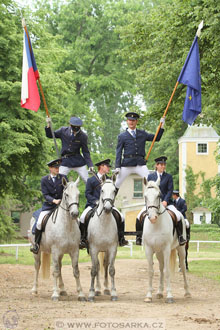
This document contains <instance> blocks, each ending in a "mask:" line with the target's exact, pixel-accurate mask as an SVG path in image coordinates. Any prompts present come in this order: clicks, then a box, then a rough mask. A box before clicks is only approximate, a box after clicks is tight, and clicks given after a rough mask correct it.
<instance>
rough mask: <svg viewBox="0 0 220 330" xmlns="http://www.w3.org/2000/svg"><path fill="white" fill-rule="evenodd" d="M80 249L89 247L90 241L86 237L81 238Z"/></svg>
mask: <svg viewBox="0 0 220 330" xmlns="http://www.w3.org/2000/svg"><path fill="white" fill-rule="evenodd" d="M79 248H80V250H83V249H87V248H88V242H87V240H85V239H81V241H80V243H79Z"/></svg>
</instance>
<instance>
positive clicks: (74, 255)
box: [69, 249, 86, 301]
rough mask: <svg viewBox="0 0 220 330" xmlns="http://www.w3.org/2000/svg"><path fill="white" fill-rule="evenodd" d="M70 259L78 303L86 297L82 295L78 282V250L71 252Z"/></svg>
mask: <svg viewBox="0 0 220 330" xmlns="http://www.w3.org/2000/svg"><path fill="white" fill-rule="evenodd" d="M69 255H70V258H71V260H72V267H73V275H74V277H75V280H76V288H77V292H78V301H86V297H85V295H84V293H83V290H82V286H81V282H80V272H79V265H78V260H79V249H78V250H75V251H72V252H71V253H69Z"/></svg>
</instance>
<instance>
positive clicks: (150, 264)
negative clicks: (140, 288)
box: [144, 245, 154, 303]
mask: <svg viewBox="0 0 220 330" xmlns="http://www.w3.org/2000/svg"><path fill="white" fill-rule="evenodd" d="M145 254H146V257H147V261H148V268H149V269H148V291H147V294H146V297H145V299H144V301H145V302H147V303H150V302H152V292H153V287H152V281H153V276H154V268H153V251H152V249H151V248H150V247H149V246H147V245H145Z"/></svg>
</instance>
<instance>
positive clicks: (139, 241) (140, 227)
mask: <svg viewBox="0 0 220 330" xmlns="http://www.w3.org/2000/svg"><path fill="white" fill-rule="evenodd" d="M136 231H139V232H141V233H139V234H137V236H136V245H141V244H142V234H143V221H140V220H138V218H137V219H136Z"/></svg>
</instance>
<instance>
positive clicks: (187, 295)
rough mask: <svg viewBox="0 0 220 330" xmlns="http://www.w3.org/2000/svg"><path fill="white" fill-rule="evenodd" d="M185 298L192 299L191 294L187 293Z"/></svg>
mask: <svg viewBox="0 0 220 330" xmlns="http://www.w3.org/2000/svg"><path fill="white" fill-rule="evenodd" d="M184 297H185V298H192V296H191V293H189V292H188V293H185V294H184Z"/></svg>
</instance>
